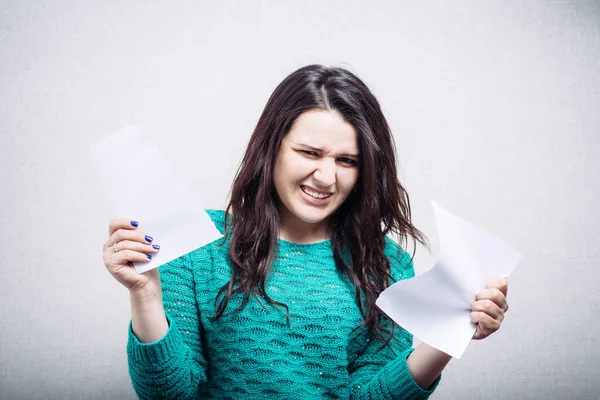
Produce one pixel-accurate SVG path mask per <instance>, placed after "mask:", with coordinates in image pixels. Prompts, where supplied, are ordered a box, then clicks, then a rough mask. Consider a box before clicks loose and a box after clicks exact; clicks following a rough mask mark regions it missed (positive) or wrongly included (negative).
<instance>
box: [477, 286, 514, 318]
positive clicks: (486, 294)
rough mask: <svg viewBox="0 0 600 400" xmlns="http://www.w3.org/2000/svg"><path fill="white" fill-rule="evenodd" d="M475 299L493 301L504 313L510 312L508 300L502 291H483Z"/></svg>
mask: <svg viewBox="0 0 600 400" xmlns="http://www.w3.org/2000/svg"><path fill="white" fill-rule="evenodd" d="M475 299H476V300H492V301H493V302H494V303H496V305H497V306H498V307H500V308H501V309H502V311H504V312H506V311H508V302H507V300H506V296H505V295H504V293H502V292H501V291H500V289H497V288H492V289H483V290H482V291H481V292H479V293H477V296H476V297H475Z"/></svg>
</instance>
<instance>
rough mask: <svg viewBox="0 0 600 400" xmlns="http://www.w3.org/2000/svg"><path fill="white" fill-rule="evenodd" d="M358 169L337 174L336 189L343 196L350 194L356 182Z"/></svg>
mask: <svg viewBox="0 0 600 400" xmlns="http://www.w3.org/2000/svg"><path fill="white" fill-rule="evenodd" d="M358 173H359V171H358V169H348V170H344V171H342V172H341V173H339V174H338V187H339V189H340V191H341V192H342V193H344V195H345V196H347V195H348V194H350V192H351V191H352V188H354V185H356V182H357V181H358Z"/></svg>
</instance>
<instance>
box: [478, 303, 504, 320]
mask: <svg viewBox="0 0 600 400" xmlns="http://www.w3.org/2000/svg"><path fill="white" fill-rule="evenodd" d="M471 310H472V311H481V312H484V313H485V314H487V315H489V316H490V317H492V318H494V319H497V320H499V321H502V320H503V319H504V311H502V309H501V308H500V307H498V305H497V304H496V303H494V302H493V301H491V300H478V301H476V302H474V303H473V304H471Z"/></svg>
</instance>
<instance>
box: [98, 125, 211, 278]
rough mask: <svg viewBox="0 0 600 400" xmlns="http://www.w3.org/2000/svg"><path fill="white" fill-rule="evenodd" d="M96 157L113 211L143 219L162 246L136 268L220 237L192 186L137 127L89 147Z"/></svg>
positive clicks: (166, 259) (147, 266)
mask: <svg viewBox="0 0 600 400" xmlns="http://www.w3.org/2000/svg"><path fill="white" fill-rule="evenodd" d="M91 152H92V155H93V160H94V163H95V165H96V168H97V170H98V173H99V174H100V177H101V178H102V182H103V184H104V188H105V190H106V192H107V194H108V196H109V198H110V200H111V202H112V204H113V206H114V211H115V214H116V215H115V216H118V217H129V218H132V219H135V220H137V221H139V223H140V225H139V228H138V229H139V230H140V231H142V232H144V233H146V234H148V235H150V236H152V237H153V238H154V241H153V243H156V244H159V245H160V246H161V247H160V251H159V252H158V253H155V254H156V255H153V259H152V260H150V262H147V263H141V262H136V263H134V267H135V270H136V271H137V272H138V273H142V272H146V271H149V270H151V269H154V268H157V267H159V266H161V265H163V264H166V263H168V262H169V261H171V260H174V259H176V258H178V257H180V256H182V255H184V254H187V253H189V252H190V251H193V250H195V249H197V248H198V247H202V246H204V245H206V244H208V243H210V242H212V241H214V240H216V239H218V238H220V237H222V235H221V233H220V232H219V231H218V229H217V228H216V227H215V225H214V223H213V222H212V220H211V219H210V217H209V215H208V214H207V213H206V211H205V210H204V208H203V207H202V205H201V204H199V202H198V201H197V200H196V199H197V198H198V196H194V195H193V192H192V191H191V189H190V188H189V187H188V185H187V184H186V183H185V182H184V181H183V180H182V179H181V178H180V177H179V176H178V175H177V173H176V172H175V170H174V169H173V167H172V166H171V165H169V163H168V162H167V161H166V159H165V158H164V157H163V156H162V155H161V154H160V152H159V150H158V147H157V146H156V145H155V144H154V143H152V142H151V141H150V139H149V138H148V137H147V136H146V135H144V134H143V132H142V130H141V129H140V128H139V127H136V126H128V127H126V128H123V129H121V130H119V131H118V132H115V133H113V134H111V135H109V136H108V137H106V138H104V139H102V140H100V141H99V142H96V143H94V144H93V145H92V146H91Z"/></svg>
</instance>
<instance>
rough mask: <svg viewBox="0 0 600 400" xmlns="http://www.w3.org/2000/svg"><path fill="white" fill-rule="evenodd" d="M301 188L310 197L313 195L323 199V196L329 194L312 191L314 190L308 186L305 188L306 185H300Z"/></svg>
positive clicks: (329, 194) (325, 196) (328, 194)
mask: <svg viewBox="0 0 600 400" xmlns="http://www.w3.org/2000/svg"><path fill="white" fill-rule="evenodd" d="M302 190H303V191H304V193H306V194H308V195H310V196H312V197H315V198H317V199H324V198H327V197H329V196H331V193H319V192H314V191H312V190H310V189H309V188H307V187H306V186H302Z"/></svg>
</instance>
